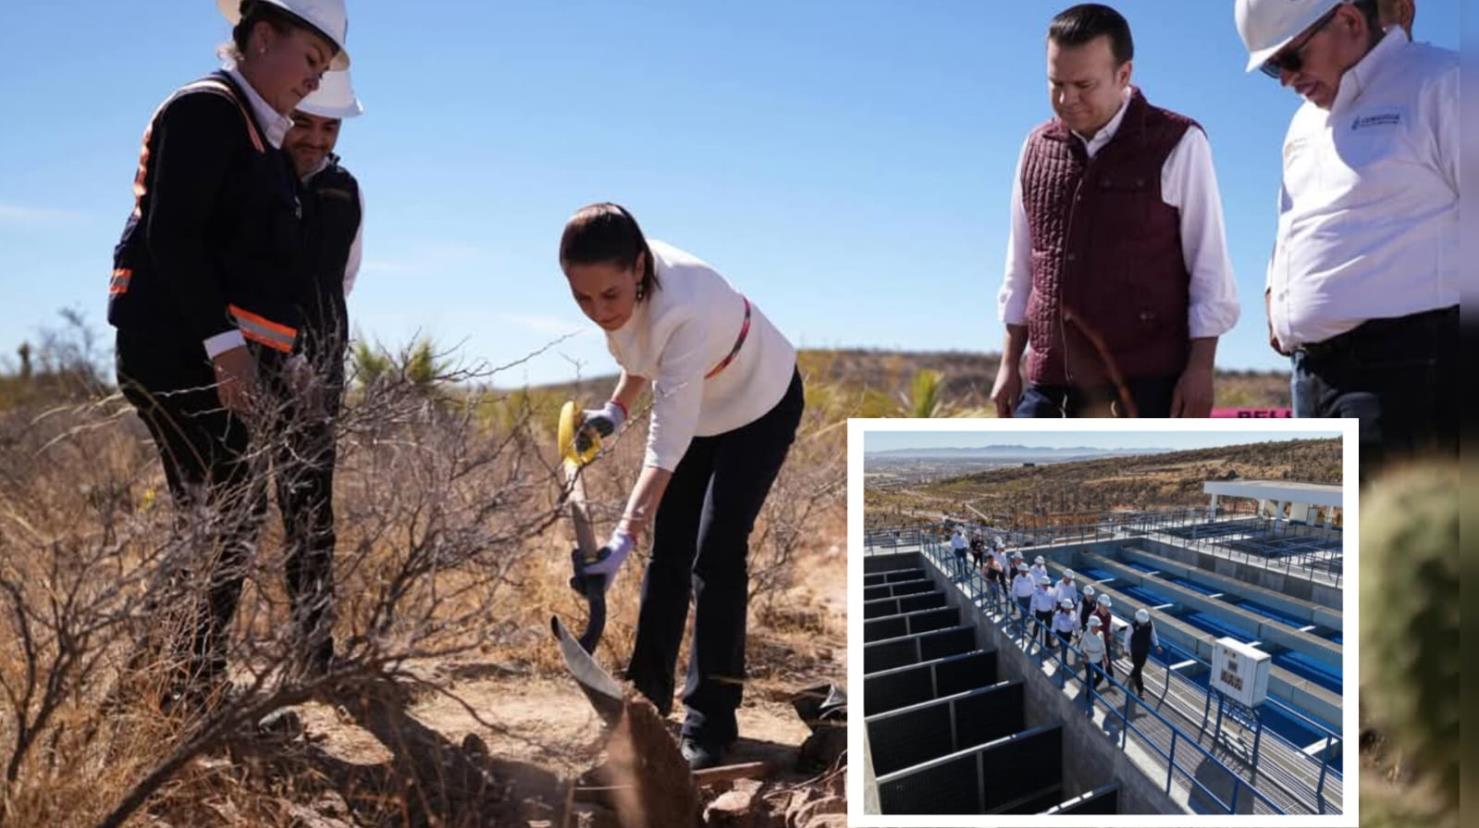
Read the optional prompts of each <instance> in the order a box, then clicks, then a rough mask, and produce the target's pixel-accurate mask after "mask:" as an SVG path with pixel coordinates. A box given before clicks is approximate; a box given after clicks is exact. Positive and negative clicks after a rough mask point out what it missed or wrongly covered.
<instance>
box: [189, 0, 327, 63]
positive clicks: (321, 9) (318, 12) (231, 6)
mask: <svg viewBox="0 0 1479 828" xmlns="http://www.w3.org/2000/svg"><path fill="white" fill-rule="evenodd" d="M252 1H253V2H257V3H270V4H272V5H274V6H276V7H278V8H279V9H282V10H283V11H285V12H287V13H288V14H290V15H292V16H294V17H296V18H298V19H299V20H302V21H303V22H304V23H307V24H308V25H309V26H312V27H313V28H315V29H317V30H318V32H319V34H321V35H323V36H324V37H325V38H327V39H328V41H329V42H330V43H332V44H334V45H335V46H337V47H339V53H338V54H336V55H334V59H333V60H332V61H330V62H329V68H330V69H333V70H335V71H339V70H341V69H348V68H349V47H348V46H347V45H346V44H347V43H348V40H349V14H348V13H347V12H346V11H345V10H344V0H252ZM242 5H243V0H216V7H217V8H219V9H220V10H221V14H222V15H224V16H225V17H226V22H227V23H230V24H231V25H233V26H235V25H236V24H237V23H239V22H241V7H242Z"/></svg>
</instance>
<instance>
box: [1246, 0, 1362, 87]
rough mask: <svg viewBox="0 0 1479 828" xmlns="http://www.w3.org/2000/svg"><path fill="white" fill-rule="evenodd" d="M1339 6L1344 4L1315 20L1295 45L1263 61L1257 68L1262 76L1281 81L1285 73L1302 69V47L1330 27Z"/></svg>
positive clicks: (1291, 44) (1292, 44)
mask: <svg viewBox="0 0 1479 828" xmlns="http://www.w3.org/2000/svg"><path fill="white" fill-rule="evenodd" d="M1341 5H1345V4H1344V3H1342V4H1340V5H1338V6H1336V7H1335V8H1333V9H1331V10H1330V11H1328V12H1326V13H1325V16H1324V17H1321V18H1320V19H1319V20H1316V21H1315V25H1313V26H1311V27H1310V30H1309V31H1308V32H1306V33H1305V35H1304V37H1301V38H1300V39H1299V42H1298V43H1297V44H1296V43H1290V44H1289V45H1288V46H1285V47H1284V48H1283V49H1280V50H1279V53H1278V54H1276V55H1274V56H1273V57H1271V58H1269V59H1268V60H1266V61H1264V62H1263V65H1262V66H1260V67H1258V68H1259V69H1262V70H1263V74H1265V75H1268V76H1269V77H1271V78H1273V79H1274V80H1280V79H1282V78H1283V77H1284V73H1285V72H1298V71H1299V70H1300V69H1303V68H1304V56H1303V54H1302V53H1303V52H1304V47H1306V46H1308V45H1309V42H1310V40H1311V39H1312V38H1314V36H1315V35H1317V34H1319V33H1320V30H1321V29H1323V28H1325V27H1326V26H1328V25H1330V21H1332V20H1334V19H1335V13H1336V12H1338V11H1340V6H1341Z"/></svg>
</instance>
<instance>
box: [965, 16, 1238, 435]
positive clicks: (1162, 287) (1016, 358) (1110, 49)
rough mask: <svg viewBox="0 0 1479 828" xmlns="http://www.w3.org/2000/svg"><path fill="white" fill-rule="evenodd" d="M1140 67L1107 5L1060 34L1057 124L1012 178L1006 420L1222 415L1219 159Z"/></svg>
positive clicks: (996, 387)
mask: <svg viewBox="0 0 1479 828" xmlns="http://www.w3.org/2000/svg"><path fill="white" fill-rule="evenodd" d="M1134 57H1135V44H1134V38H1133V37H1132V36H1131V33H1130V24H1129V23H1128V22H1127V21H1126V20H1125V18H1124V16H1123V15H1121V14H1120V13H1119V12H1117V11H1115V10H1114V9H1112V8H1110V7H1109V6H1106V5H1103V4H1099V3H1083V4H1079V5H1075V6H1072V7H1071V8H1068V9H1065V10H1064V11H1062V12H1060V13H1059V14H1058V15H1056V16H1055V17H1054V18H1053V20H1052V22H1051V23H1050V24H1049V27H1048V35H1047V81H1048V83H1047V87H1048V91H1049V94H1050V96H1051V103H1052V108H1053V114H1054V117H1053V118H1052V119H1051V120H1049V121H1048V122H1046V123H1044V124H1042V125H1040V126H1038V127H1036V128H1035V129H1033V130H1032V132H1031V133H1030V134H1029V135H1028V137H1027V139H1026V140H1025V141H1024V142H1023V144H1022V151H1021V155H1020V158H1019V161H1018V165H1017V171H1016V174H1015V175H1014V176H1013V188H1012V196H1011V209H1012V219H1011V226H1010V231H1009V235H1008V241H1007V260H1006V268H1005V274H1004V277H1003V280H1002V286H1001V289H1000V291H999V292H998V297H997V304H998V316H999V318H1000V319H1001V322H1002V323H1003V325H1004V326H1005V328H1006V342H1005V344H1004V345H1003V350H1002V353H1003V357H1002V359H1001V363H1000V365H999V367H998V369H997V375H996V380H995V382H994V384H993V386H992V389H991V399H992V401H993V402H994V403H995V405H996V411H997V415H998V416H1002V417H1006V416H1016V417H1082V416H1103V415H1104V414H1107V413H1110V412H1116V413H1119V414H1120V416H1130V415H1131V413H1132V412H1131V410H1130V404H1133V406H1134V413H1138V415H1139V416H1142V417H1206V416H1208V415H1209V413H1210V412H1211V410H1212V373H1213V362H1214V358H1215V356H1216V351H1217V340H1218V338H1219V337H1221V336H1222V335H1223V334H1225V333H1227V332H1228V331H1230V330H1232V328H1233V326H1234V324H1236V323H1237V320H1238V316H1239V312H1240V309H1239V305H1238V299H1237V283H1236V280H1235V279H1234V277H1233V269H1232V262H1231V259H1230V258H1229V256H1228V252H1227V242H1226V238H1225V233H1224V230H1223V220H1222V203H1221V197H1220V195H1219V193H1218V186H1217V176H1216V172H1215V170H1214V169H1213V166H1212V151H1211V147H1210V145H1209V143H1208V141H1207V136H1206V134H1205V133H1204V132H1203V130H1202V128H1201V126H1200V125H1199V124H1197V123H1196V122H1195V121H1193V120H1192V119H1190V118H1188V117H1186V116H1184V115H1181V114H1179V113H1175V112H1171V111H1169V110H1167V109H1163V108H1161V107H1157V106H1154V105H1152V104H1151V103H1149V102H1148V101H1147V100H1146V97H1145V95H1144V93H1143V92H1142V90H1141V89H1140V88H1139V87H1137V86H1135V85H1133V84H1132V83H1131V77H1132V75H1133V71H1134ZM1024 355H1025V357H1026V359H1025V366H1024V365H1023V362H1024V360H1023V357H1024Z"/></svg>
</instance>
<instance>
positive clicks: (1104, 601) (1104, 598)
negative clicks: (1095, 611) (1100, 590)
mask: <svg viewBox="0 0 1479 828" xmlns="http://www.w3.org/2000/svg"><path fill="white" fill-rule="evenodd" d="M1109 604H1110V601H1109V596H1108V595H1107V594H1106V595H1100V596H1099V606H1101V607H1107V606H1109Z"/></svg>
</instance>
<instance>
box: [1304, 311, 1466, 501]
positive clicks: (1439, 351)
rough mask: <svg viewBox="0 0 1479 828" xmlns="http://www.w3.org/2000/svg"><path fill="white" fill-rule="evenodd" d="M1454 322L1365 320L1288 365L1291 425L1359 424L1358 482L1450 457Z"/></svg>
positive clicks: (1438, 318) (1454, 410)
mask: <svg viewBox="0 0 1479 828" xmlns="http://www.w3.org/2000/svg"><path fill="white" fill-rule="evenodd" d="M1458 326H1459V314H1458V308H1457V307H1452V308H1444V309H1441V310H1435V311H1428V312H1426V313H1418V314H1413V315H1411V316H1402V317H1397V318H1394V319H1373V320H1371V321H1369V322H1366V323H1365V324H1362V325H1361V326H1359V327H1357V328H1355V329H1353V330H1351V331H1348V332H1346V333H1343V334H1341V335H1340V336H1337V337H1333V338H1331V339H1328V340H1326V341H1325V342H1321V343H1317V344H1314V345H1308V346H1305V347H1303V348H1299V349H1297V350H1296V351H1295V352H1294V355H1293V357H1292V365H1293V376H1292V378H1291V380H1290V386H1291V388H1290V390H1291V391H1292V393H1293V398H1294V416H1296V417H1357V418H1359V419H1360V421H1361V424H1360V426H1359V435H1360V437H1359V439H1360V445H1361V481H1362V482H1363V483H1364V482H1365V481H1367V480H1369V479H1372V478H1374V477H1375V476H1376V475H1377V474H1378V473H1379V472H1380V470H1381V469H1382V468H1383V467H1384V466H1387V465H1390V464H1391V463H1393V462H1398V461H1402V460H1405V459H1410V458H1413V457H1417V456H1422V455H1435V456H1442V457H1454V458H1456V457H1457V456H1458V422H1459V405H1460V403H1459V400H1460V396H1459V371H1458V355H1459V353H1460V351H1459V348H1460V347H1461V346H1460V344H1459V330H1458Z"/></svg>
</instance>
